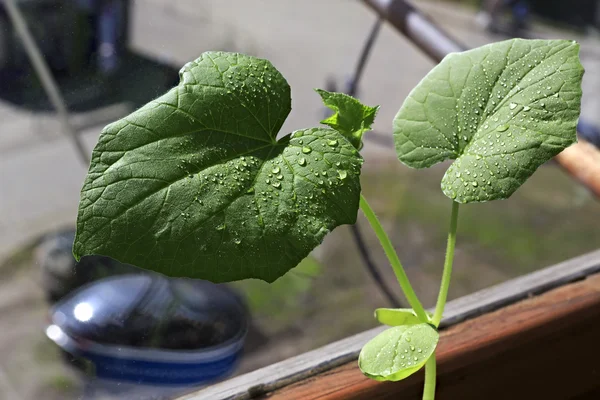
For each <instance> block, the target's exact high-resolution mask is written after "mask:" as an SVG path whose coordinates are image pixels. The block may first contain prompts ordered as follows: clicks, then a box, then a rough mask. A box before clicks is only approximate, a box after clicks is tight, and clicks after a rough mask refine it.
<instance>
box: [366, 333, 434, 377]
mask: <svg viewBox="0 0 600 400" xmlns="http://www.w3.org/2000/svg"><path fill="white" fill-rule="evenodd" d="M438 339H439V334H438V333H437V331H436V330H435V329H433V328H432V327H431V326H430V325H428V324H417V325H402V326H395V327H393V328H389V329H386V330H385V331H383V332H381V333H380V334H379V335H377V336H375V337H374V338H373V339H371V341H369V343H367V344H366V345H365V346H364V347H363V348H362V350H361V352H360V355H359V357H358V366H359V367H360V369H361V371H362V372H363V374H365V375H366V376H368V377H369V378H372V379H375V380H378V381H399V380H402V379H404V378H406V377H407V376H410V375H412V374H414V373H415V372H417V371H418V370H420V369H421V368H422V367H423V366H424V365H425V363H426V362H427V360H428V359H429V357H431V355H432V354H433V353H434V352H435V348H436V346H437V343H438Z"/></svg>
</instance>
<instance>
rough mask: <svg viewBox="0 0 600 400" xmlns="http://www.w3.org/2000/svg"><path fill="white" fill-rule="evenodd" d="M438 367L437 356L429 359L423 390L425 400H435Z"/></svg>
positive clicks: (433, 355)
mask: <svg viewBox="0 0 600 400" xmlns="http://www.w3.org/2000/svg"><path fill="white" fill-rule="evenodd" d="M435 380H436V365H435V354H432V355H431V357H429V360H427V362H426V363H425V387H424V388H423V400H433V399H434V397H435Z"/></svg>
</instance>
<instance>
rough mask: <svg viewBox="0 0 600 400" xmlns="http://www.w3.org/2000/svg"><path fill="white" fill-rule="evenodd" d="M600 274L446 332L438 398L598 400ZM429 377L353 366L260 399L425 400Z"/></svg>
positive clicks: (440, 355) (440, 357)
mask: <svg viewBox="0 0 600 400" xmlns="http://www.w3.org/2000/svg"><path fill="white" fill-rule="evenodd" d="M598 338H600V275H594V276H592V277H590V278H588V279H586V280H583V281H579V282H576V283H572V284H569V285H566V286H562V287H560V288H557V289H554V290H552V291H550V292H547V293H545V294H543V295H540V296H537V297H532V298H530V299H526V300H523V301H521V302H518V303H516V304H513V305H510V306H507V307H504V308H501V309H499V310H496V311H494V312H491V313H488V314H485V315H482V316H480V317H477V318H475V319H471V320H469V321H466V322H463V323H460V324H458V325H456V326H453V327H450V328H448V329H447V330H445V331H443V333H442V336H441V340H440V345H439V347H438V351H437V358H438V390H437V396H436V399H439V400H444V399H461V400H470V399H473V400H475V399H486V400H496V399H498V400H500V399H502V400H504V399H512V400H519V399H523V400H525V399H527V400H530V399H544V400H554V399H556V400H564V399H577V398H579V399H594V398H596V399H597V398H600V397H594V395H598V393H600V367H599V366H598V359H600V343H598ZM422 388H423V374H422V372H421V373H419V374H416V375H414V376H413V377H411V378H410V379H407V380H405V381H402V382H397V383H381V382H376V381H373V380H370V379H368V378H366V377H365V376H363V375H362V374H361V373H360V371H359V370H358V368H357V367H356V362H355V361H352V362H349V363H347V364H344V365H342V366H340V367H337V368H335V369H333V370H330V371H327V372H326V373H323V374H320V375H317V376H315V377H312V378H310V379H307V380H304V381H301V382H297V383H295V384H293V385H290V386H287V387H285V388H282V389H280V390H278V391H275V392H273V393H269V394H267V395H265V396H262V397H260V398H261V399H267V398H268V399H270V400H279V399H281V400H283V399H285V400H295V399H322V400H325V399H327V400H338V399H340V400H341V399H350V400H352V399H355V400H358V399H390V400H392V399H407V400H412V399H415V400H417V399H421V396H422Z"/></svg>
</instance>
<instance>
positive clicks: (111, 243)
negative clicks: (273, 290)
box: [73, 52, 362, 282]
mask: <svg viewBox="0 0 600 400" xmlns="http://www.w3.org/2000/svg"><path fill="white" fill-rule="evenodd" d="M180 77H181V81H180V83H179V85H178V86H177V87H175V88H173V89H171V90H170V91H169V92H167V93H166V94H165V95H163V96H161V97H159V98H158V99H156V100H154V101H152V102H150V103H148V104H147V105H145V106H144V107H142V108H141V109H139V110H137V111H135V112H134V113H133V114H131V115H129V116H127V117H125V118H123V119H121V120H120V121H117V122H115V123H113V124H111V125H109V126H107V127H106V128H105V129H104V130H103V132H102V134H101V136H100V139H99V141H98V144H97V145H96V148H95V149H94V153H93V157H92V163H91V166H90V170H89V172H88V175H87V177H86V180H85V183H84V185H83V189H82V191H81V202H80V204H79V215H78V218H77V236H76V238H75V243H74V247H73V252H74V255H75V257H77V258H79V257H81V256H84V255H87V254H102V255H107V256H110V257H113V258H116V259H118V260H120V261H122V262H125V263H130V264H134V265H137V266H139V267H142V268H146V269H150V270H153V271H157V272H160V273H163V274H165V275H169V276H181V277H188V278H200V279H207V280H211V281H214V282H224V281H232V280H239V279H244V278H259V279H263V280H266V281H269V282H271V281H274V280H275V279H277V278H278V277H280V276H281V275H283V274H284V273H285V272H286V271H288V270H289V269H290V268H292V267H294V266H296V265H297V264H298V263H299V262H300V261H301V260H302V259H303V258H304V257H306V256H307V255H308V253H309V252H310V251H311V250H312V249H313V248H314V247H315V246H317V245H318V244H319V243H320V242H321V240H322V239H323V237H324V236H325V235H326V234H327V233H328V232H329V231H331V230H332V229H333V228H335V227H336V226H338V225H341V224H352V223H354V222H355V221H356V215H357V211H358V205H359V196H360V181H359V175H360V168H361V164H362V158H361V157H360V155H359V154H358V151H357V150H356V149H355V148H354V147H353V146H352V144H350V142H349V141H348V140H346V139H345V138H344V136H343V135H342V134H340V133H339V132H337V131H335V130H332V129H328V128H313V129H305V130H300V131H297V132H295V133H293V134H292V135H287V136H285V137H283V138H281V139H280V140H276V136H277V133H278V131H279V129H280V128H281V126H282V124H283V122H284V120H285V118H286V117H287V115H288V113H289V112H290V103H291V97H290V87H289V85H288V84H287V82H286V81H285V79H284V78H283V76H282V75H281V74H280V73H279V71H277V70H276V69H275V68H274V67H273V66H272V65H271V63H269V62H268V61H266V60H261V59H257V58H254V57H249V56H244V55H240V54H232V53H216V52H209V53H204V54H202V55H201V56H200V58H199V59H197V60H196V61H194V62H191V63H188V64H187V65H186V66H184V68H183V69H182V70H181V72H180Z"/></svg>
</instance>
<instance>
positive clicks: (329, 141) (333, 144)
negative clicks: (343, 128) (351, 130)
mask: <svg viewBox="0 0 600 400" xmlns="http://www.w3.org/2000/svg"><path fill="white" fill-rule="evenodd" d="M327 145H328V146H331V147H335V146H337V145H338V141H337V140H335V139H334V140H328V141H327Z"/></svg>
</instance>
